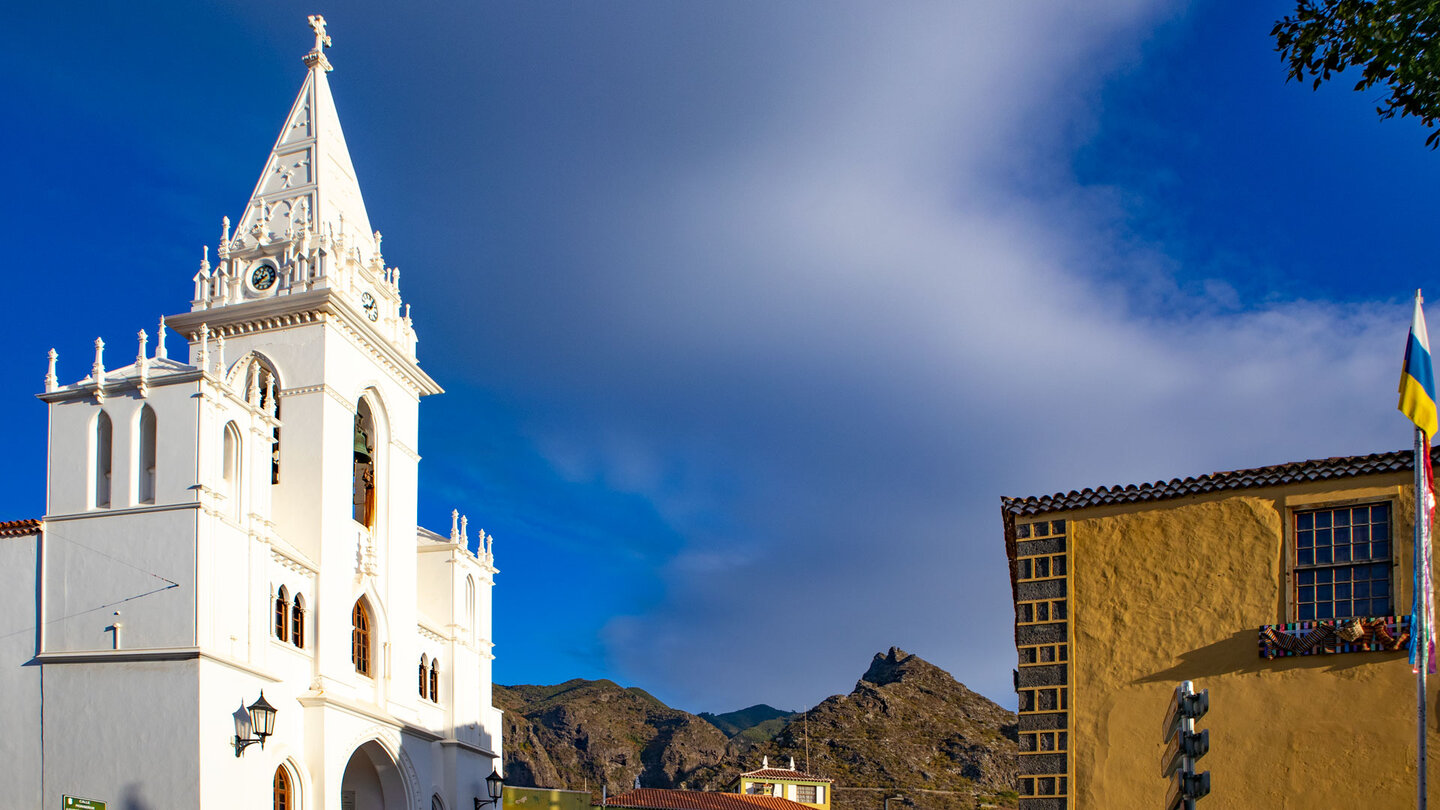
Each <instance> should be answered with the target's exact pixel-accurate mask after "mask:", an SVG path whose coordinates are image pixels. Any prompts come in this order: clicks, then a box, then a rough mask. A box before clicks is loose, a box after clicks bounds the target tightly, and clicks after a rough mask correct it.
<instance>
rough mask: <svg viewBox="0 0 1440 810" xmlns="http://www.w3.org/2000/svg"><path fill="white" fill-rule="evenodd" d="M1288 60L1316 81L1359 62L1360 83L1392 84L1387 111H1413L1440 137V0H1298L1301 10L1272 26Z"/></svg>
mask: <svg viewBox="0 0 1440 810" xmlns="http://www.w3.org/2000/svg"><path fill="white" fill-rule="evenodd" d="M1270 34H1271V36H1273V37H1275V50H1277V51H1279V52H1280V57H1281V58H1282V59H1284V60H1285V61H1286V62H1288V63H1289V66H1290V75H1289V78H1291V79H1295V80H1296V81H1302V82H1303V81H1306V80H1307V79H1310V80H1313V83H1312V85H1311V88H1312V89H1316V88H1319V87H1320V84H1321V82H1326V81H1329V80H1330V77H1331V76H1332V75H1334V74H1338V73H1342V72H1344V71H1345V70H1346V69H1348V68H1350V67H1352V66H1353V67H1358V68H1360V80H1359V81H1358V82H1356V83H1355V89H1356V90H1367V89H1369V88H1371V87H1374V86H1375V85H1381V86H1382V87H1387V88H1388V89H1389V90H1390V96H1389V98H1386V99H1384V100H1382V101H1381V102H1380V104H1379V106H1378V107H1376V108H1375V111H1376V112H1377V113H1379V115H1380V117H1381V118H1394V117H1395V116H1396V115H1399V116H1401V117H1404V116H1407V115H1413V116H1415V117H1416V118H1419V119H1420V121H1421V123H1423V124H1424V125H1425V126H1426V127H1429V128H1430V129H1431V130H1432V131H1431V133H1430V135H1429V136H1428V137H1426V139H1425V143H1426V145H1427V146H1429V147H1430V148H1431V149H1434V148H1435V147H1436V146H1437V145H1440V130H1435V122H1436V120H1437V118H1440V43H1437V34H1440V0H1296V4H1295V16H1293V17H1285V18H1284V19H1282V20H1280V21H1279V22H1277V23H1275V27H1274V28H1273V29H1272V30H1271V31H1270Z"/></svg>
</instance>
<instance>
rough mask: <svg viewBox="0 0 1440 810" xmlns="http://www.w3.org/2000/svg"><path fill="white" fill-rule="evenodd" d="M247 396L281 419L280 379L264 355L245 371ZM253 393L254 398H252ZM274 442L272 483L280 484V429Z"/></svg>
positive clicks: (272, 447)
mask: <svg viewBox="0 0 1440 810" xmlns="http://www.w3.org/2000/svg"><path fill="white" fill-rule="evenodd" d="M243 390H244V391H245V396H246V399H247V401H253V402H254V404H256V405H258V406H259V407H260V410H262V411H264V412H265V413H268V414H272V415H273V416H274V417H275V418H276V419H279V418H280V378H279V377H277V376H276V375H275V367H274V366H273V365H272V364H271V363H270V360H269V359H268V358H266V357H264V356H262V355H258V354H257V355H254V359H253V360H251V361H250V365H249V366H248V367H247V368H246V369H245V388H244V389H243ZM252 393H253V397H252ZM273 438H274V441H273V442H272V443H271V445H270V483H272V484H278V483H280V428H278V427H277V428H275V430H274V436H273Z"/></svg>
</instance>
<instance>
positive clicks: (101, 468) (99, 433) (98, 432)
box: [95, 411, 114, 506]
mask: <svg viewBox="0 0 1440 810" xmlns="http://www.w3.org/2000/svg"><path fill="white" fill-rule="evenodd" d="M113 435H114V428H113V427H112V426H111V424H110V414H108V413H105V412H104V411H101V412H100V416H99V417H98V418H96V420H95V505H96V506H109V505H110V445H111V441H110V439H111V436H113Z"/></svg>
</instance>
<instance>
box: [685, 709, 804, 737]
mask: <svg viewBox="0 0 1440 810" xmlns="http://www.w3.org/2000/svg"><path fill="white" fill-rule="evenodd" d="M696 716H697V717H699V718H700V719H701V720H704V721H705V722H707V723H709V724H710V725H712V726H714V727H716V728H718V729H720V730H721V731H723V732H725V736H727V737H734V736H735V735H737V734H740V733H742V732H744V731H747V730H749V729H753V728H755V727H756V726H760V725H766V726H767V727H769V728H772V729H774V730H773V731H771V732H770V733H769V734H767V735H765V737H764V739H767V740H768V739H770V738H771V737H773V736H775V734H776V732H778V731H780V729H782V728H784V726H785V721H786V720H788V719H789V718H791V717H794V716H795V712H782V711H780V710H779V709H777V708H775V707H774V706H767V705H765V704H764V703H757V704H755V705H754V706H751V707H750V708H748V709H741V710H740V711H738V712H725V713H724V714H711V713H710V712H701V713H700V714H698V715H696Z"/></svg>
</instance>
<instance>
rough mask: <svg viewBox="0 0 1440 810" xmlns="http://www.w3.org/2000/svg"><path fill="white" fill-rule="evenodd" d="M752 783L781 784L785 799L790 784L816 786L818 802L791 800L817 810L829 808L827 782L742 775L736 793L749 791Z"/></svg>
mask: <svg viewBox="0 0 1440 810" xmlns="http://www.w3.org/2000/svg"><path fill="white" fill-rule="evenodd" d="M752 784H759V785H781V786H783V787H784V789H785V792H784V794H783V796H782V798H786V799H788V798H790V787H789V786H790V785H809V786H811V787H814V788H816V791H815V792H816V793H817V794H818V795H819V798H820V799H821V801H818V802H801V801H799V800H792V801H796V802H797V803H798V804H803V805H805V806H806V807H815V808H818V809H819V810H830V788H831V785H830V783H829V782H816V781H811V780H808V779H782V778H778V777H772V778H766V779H751V778H749V777H746V776H742V777H740V787H739V788H738V789H737V792H738V793H749V792H750V786H751V785H752Z"/></svg>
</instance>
